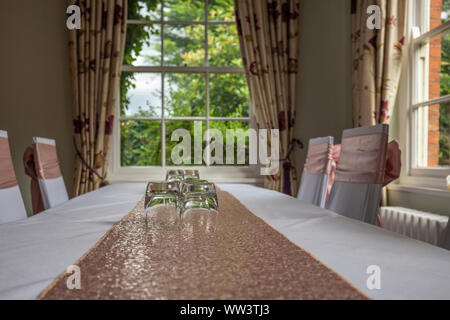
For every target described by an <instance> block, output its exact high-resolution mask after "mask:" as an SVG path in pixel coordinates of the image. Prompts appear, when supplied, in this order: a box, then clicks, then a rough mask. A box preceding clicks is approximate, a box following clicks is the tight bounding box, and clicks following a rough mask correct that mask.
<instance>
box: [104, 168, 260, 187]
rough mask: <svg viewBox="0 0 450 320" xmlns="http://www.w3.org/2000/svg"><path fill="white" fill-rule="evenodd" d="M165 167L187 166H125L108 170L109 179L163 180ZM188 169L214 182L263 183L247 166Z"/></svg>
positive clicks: (128, 180)
mask: <svg viewBox="0 0 450 320" xmlns="http://www.w3.org/2000/svg"><path fill="white" fill-rule="evenodd" d="M167 169H187V168H178V167H174V168H164V169H162V168H149V167H148V168H139V167H126V168H123V167H122V168H115V170H114V169H113V170H111V171H110V172H109V175H108V176H109V179H108V180H109V181H110V182H111V183H122V182H148V181H149V180H164V178H165V174H166V170H167ZM189 169H198V170H199V172H200V177H201V178H202V179H206V180H209V181H211V182H214V183H244V184H253V185H262V184H264V176H261V175H259V174H257V173H258V172H257V171H255V168H249V167H242V168H236V167H234V168H233V167H222V168H213V167H209V168H205V167H190V168H189Z"/></svg>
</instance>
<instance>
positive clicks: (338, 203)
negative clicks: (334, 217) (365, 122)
mask: <svg viewBox="0 0 450 320" xmlns="http://www.w3.org/2000/svg"><path fill="white" fill-rule="evenodd" d="M388 133H389V126H388V125H385V124H379V125H376V126H368V127H360V128H355V129H348V130H344V132H343V135H342V145H341V154H340V158H339V162H338V164H337V169H336V177H335V181H334V184H333V187H332V189H331V192H330V196H329V199H328V202H327V206H326V207H327V209H329V210H331V211H334V212H336V213H339V214H341V215H343V216H346V217H349V218H353V219H357V220H360V221H364V222H367V223H370V224H375V223H376V219H377V215H378V209H379V207H380V200H381V188H382V186H383V181H384V174H385V166H386V149H387V140H388Z"/></svg>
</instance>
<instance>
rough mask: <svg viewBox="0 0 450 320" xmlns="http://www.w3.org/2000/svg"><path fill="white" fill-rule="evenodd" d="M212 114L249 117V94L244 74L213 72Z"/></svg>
mask: <svg viewBox="0 0 450 320" xmlns="http://www.w3.org/2000/svg"><path fill="white" fill-rule="evenodd" d="M209 77H210V78H209V88H210V91H209V92H210V95H209V96H210V103H209V105H210V115H211V116H212V117H248V116H249V95H248V86H247V81H246V79H245V75H244V74H240V73H224V74H220V73H215V74H214V73H212V74H210V76H209Z"/></svg>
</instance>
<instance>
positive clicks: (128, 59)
mask: <svg viewBox="0 0 450 320" xmlns="http://www.w3.org/2000/svg"><path fill="white" fill-rule="evenodd" d="M123 60H124V61H123V64H124V65H133V66H160V65H161V25H159V24H153V25H142V24H129V25H128V28H127V41H126V45H125V53H124V59H123Z"/></svg>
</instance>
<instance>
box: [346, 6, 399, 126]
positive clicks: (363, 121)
mask: <svg viewBox="0 0 450 320" xmlns="http://www.w3.org/2000/svg"><path fill="white" fill-rule="evenodd" d="M371 5H377V6H378V7H379V8H380V13H381V28H380V29H373V30H372V29H369V28H368V27H367V20H368V18H369V17H370V14H368V13H367V8H368V7H369V6H371ZM351 10H352V11H351V16H352V34H351V40H352V60H353V71H352V100H353V101H352V102H353V124H354V126H355V127H359V126H365V125H375V124H377V123H387V124H388V123H389V122H390V119H391V115H392V110H393V108H394V104H395V97H396V95H397V88H398V83H399V80H400V72H401V65H402V60H403V58H404V57H405V56H406V54H407V52H406V46H405V41H406V39H405V34H406V0H352V4H351Z"/></svg>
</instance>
